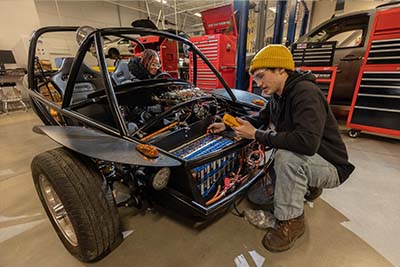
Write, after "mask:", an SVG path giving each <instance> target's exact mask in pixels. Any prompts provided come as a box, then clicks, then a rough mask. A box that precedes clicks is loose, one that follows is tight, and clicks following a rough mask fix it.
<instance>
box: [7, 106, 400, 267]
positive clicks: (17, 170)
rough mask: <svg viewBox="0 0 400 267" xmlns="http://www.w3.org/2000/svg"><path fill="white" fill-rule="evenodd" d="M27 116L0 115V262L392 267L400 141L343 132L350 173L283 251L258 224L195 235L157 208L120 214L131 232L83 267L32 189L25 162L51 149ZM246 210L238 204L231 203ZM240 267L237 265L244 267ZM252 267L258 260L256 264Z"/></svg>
mask: <svg viewBox="0 0 400 267" xmlns="http://www.w3.org/2000/svg"><path fill="white" fill-rule="evenodd" d="M36 124H40V121H39V120H38V119H37V118H36V116H35V115H34V114H33V113H32V112H28V113H25V112H19V111H16V112H12V113H10V115H4V114H1V115H0V151H1V154H0V266H1V267H3V266H7V267H13V266H16V267H20V266H41V267H46V266H52V267H55V266H119V267H121V266H141V267H146V266H152V267H153V266H171V267H181V266H182V267H183V266H185V267H186V266H207V267H208V266H236V264H235V263H234V259H235V258H236V257H237V256H239V255H241V254H243V256H244V257H245V258H246V260H247V262H248V264H249V266H250V267H253V266H256V264H255V263H254V261H253V260H252V258H251V256H250V254H249V252H250V251H255V252H257V253H258V254H259V255H261V256H262V257H264V258H265V262H264V264H263V265H262V266H273V267H278V266H296V267H300V266H307V267H312V266H318V267H319V266H340V267H345V266H351V267H357V266H360V267H361V266H362V267H364V266H368V267H374V266H379V267H385V266H400V254H399V253H398V252H399V251H400V245H399V244H398V237H399V236H400V205H399V204H398V203H400V194H399V190H400V179H399V178H400V164H399V162H400V160H399V158H400V141H398V140H394V139H389V138H380V137H375V136H371V135H362V136H361V137H359V138H357V139H350V138H347V137H346V136H344V140H345V142H346V144H347V146H348V150H349V154H350V158H351V161H352V162H353V163H354V164H355V165H356V166H357V169H356V172H355V173H354V174H353V175H352V177H351V179H350V180H348V181H347V182H346V183H345V184H343V185H342V186H341V187H339V188H337V189H333V190H326V191H324V193H323V196H322V198H320V199H318V200H316V201H315V203H314V205H313V207H312V206H306V210H305V214H306V220H307V221H306V233H305V235H304V236H303V237H302V238H301V239H299V240H298V242H297V243H296V245H295V246H294V247H293V248H292V249H291V250H289V251H287V252H284V253H270V252H268V251H266V250H265V249H264V248H263V246H262V244H261V239H262V237H263V235H264V232H263V231H262V230H258V229H255V228H254V227H252V226H250V225H249V224H248V223H247V222H246V221H244V220H243V219H242V218H239V217H236V216H234V215H233V214H231V213H227V214H226V215H225V216H224V217H222V218H221V219H220V220H218V221H217V222H215V223H214V224H212V225H210V226H209V227H207V228H206V229H204V230H202V231H198V230H194V229H192V228H189V227H187V226H185V225H183V224H181V223H179V222H178V221H176V220H173V219H171V218H169V217H166V216H163V215H161V214H158V213H156V212H154V213H148V214H146V215H140V214H136V213H135V212H134V211H131V210H127V209H124V210H121V214H123V215H122V220H123V225H124V228H125V229H124V230H126V231H129V230H131V231H133V232H132V233H131V234H130V235H128V236H127V238H126V239H125V240H124V242H123V243H122V244H121V245H120V246H119V247H118V248H117V249H116V250H115V251H113V252H112V253H111V254H110V255H109V256H107V257H106V258H105V259H103V260H101V261H99V262H97V263H93V264H84V263H81V262H79V261H77V260H76V259H75V258H74V257H72V256H71V255H70V254H69V253H68V252H67V251H66V250H65V249H64V247H63V245H62V244H61V242H60V241H59V240H58V238H57V236H56V234H55V232H54V230H53V228H52V227H51V225H50V222H49V221H48V220H47V217H46V216H45V214H44V210H43V209H42V206H41V204H40V202H39V199H38V197H37V195H36V192H35V191H34V187H33V183H32V178H31V173H30V162H31V160H32V158H33V156H34V155H36V154H38V153H40V152H43V151H45V150H48V149H51V148H54V147H56V146H57V145H56V144H55V143H53V142H52V141H51V140H50V139H48V138H47V137H45V136H41V135H37V134H34V133H33V132H32V131H31V129H32V127H33V126H34V125H36ZM246 207H248V205H247V203H246V202H245V201H244V202H242V203H241V204H240V206H239V208H240V209H244V208H246ZM243 266H246V265H243ZM259 266H261V265H259Z"/></svg>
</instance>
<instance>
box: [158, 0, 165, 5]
mask: <svg viewBox="0 0 400 267" xmlns="http://www.w3.org/2000/svg"><path fill="white" fill-rule="evenodd" d="M156 1H157V2H159V3H161V0H156ZM162 3H163V4H166V3H167V0H162Z"/></svg>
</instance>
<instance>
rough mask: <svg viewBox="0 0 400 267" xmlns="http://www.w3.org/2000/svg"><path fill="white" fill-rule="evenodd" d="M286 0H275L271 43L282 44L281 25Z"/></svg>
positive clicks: (282, 24)
mask: <svg viewBox="0 0 400 267" xmlns="http://www.w3.org/2000/svg"><path fill="white" fill-rule="evenodd" d="M286 4H287V1H286V0H282V1H277V2H276V15H275V26H274V38H273V40H272V43H274V44H282V37H283V26H284V20H285V13H286Z"/></svg>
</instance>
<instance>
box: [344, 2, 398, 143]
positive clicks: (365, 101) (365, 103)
mask: <svg viewBox="0 0 400 267" xmlns="http://www.w3.org/2000/svg"><path fill="white" fill-rule="evenodd" d="M399 17H400V8H394V9H390V10H384V11H378V12H377V15H376V17H375V21H374V25H373V28H372V33H371V38H370V40H369V44H368V47H367V51H366V54H365V58H364V61H363V65H362V67H361V70H360V74H359V76H358V81H357V86H356V89H355V91H354V95H353V100H352V104H351V108H350V113H349V116H348V119H347V127H349V128H351V129H350V130H349V136H351V137H357V136H358V135H359V133H360V131H361V130H365V131H368V132H374V133H380V134H386V135H393V136H400V20H399V19H398V18H399Z"/></svg>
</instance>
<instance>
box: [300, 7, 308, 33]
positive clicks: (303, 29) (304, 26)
mask: <svg viewBox="0 0 400 267" xmlns="http://www.w3.org/2000/svg"><path fill="white" fill-rule="evenodd" d="M301 4H302V5H303V8H304V15H303V19H302V20H301V28H300V35H299V37H300V36H303V35H304V34H306V32H307V26H308V18H309V17H310V10H309V9H308V7H307V4H306V3H305V2H304V1H303V0H302V1H301Z"/></svg>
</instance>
